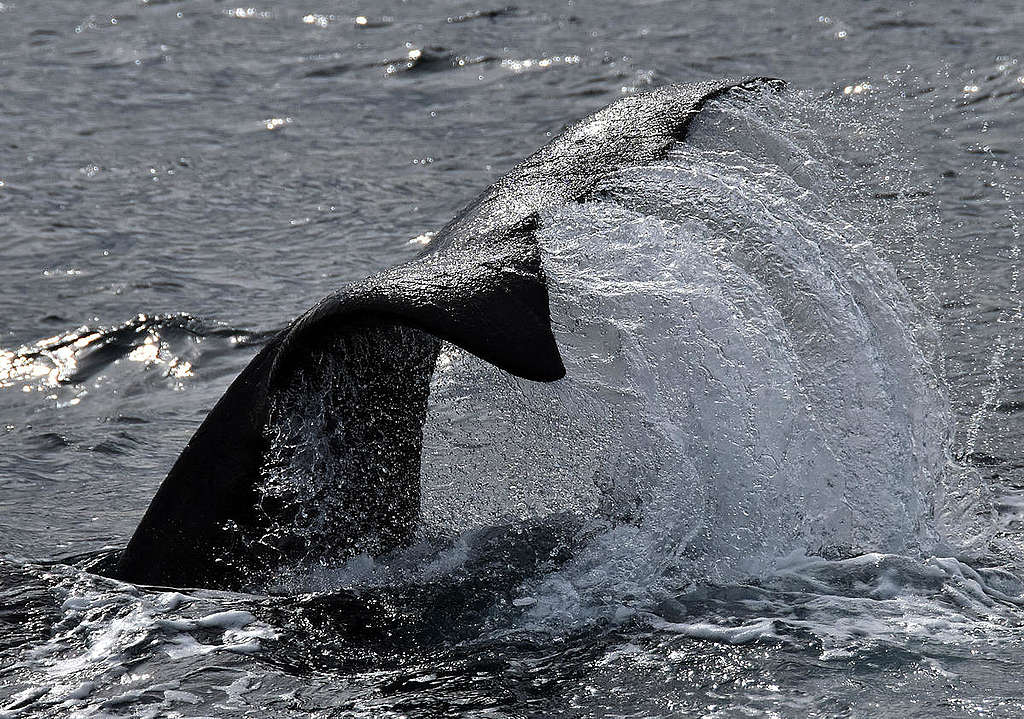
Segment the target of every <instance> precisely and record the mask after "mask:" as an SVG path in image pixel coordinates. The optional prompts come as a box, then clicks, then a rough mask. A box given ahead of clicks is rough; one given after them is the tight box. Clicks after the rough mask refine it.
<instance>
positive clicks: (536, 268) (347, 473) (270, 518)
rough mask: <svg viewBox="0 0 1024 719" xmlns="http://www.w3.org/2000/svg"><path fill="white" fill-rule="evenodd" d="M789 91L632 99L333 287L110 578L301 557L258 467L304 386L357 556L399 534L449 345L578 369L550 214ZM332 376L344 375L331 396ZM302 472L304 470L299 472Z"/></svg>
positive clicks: (194, 458)
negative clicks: (544, 240)
mask: <svg viewBox="0 0 1024 719" xmlns="http://www.w3.org/2000/svg"><path fill="white" fill-rule="evenodd" d="M783 85H784V83H783V82H782V81H779V80H774V79H770V78H753V79H751V78H747V79H741V80H715V81H706V82H698V83H691V84H686V85H669V86H665V87H660V88H655V89H653V90H651V91H649V92H645V93H637V94H635V95H629V96H626V97H624V98H621V99H620V100H618V101H617V102H615V103H612V104H611V105H609V106H607V107H605V108H603V109H601V110H598V111H597V112H596V113H594V114H593V115H591V116H589V117H586V118H583V119H582V120H579V121H578V122H576V123H574V124H573V125H571V126H569V127H568V128H567V129H566V130H565V131H564V132H563V133H562V134H561V135H559V136H558V137H556V138H554V139H553V140H552V141H551V142H550V143H548V144H547V145H545V146H544V147H542V148H541V149H540V150H538V151H537V152H536V153H535V154H534V155H532V156H530V157H529V158H527V159H526V160H524V161H523V162H522V163H520V164H519V165H517V166H516V167H515V168H513V169H512V170H511V171H510V172H509V173H508V174H506V175H505V176H504V177H502V178H501V179H500V180H498V181H497V182H496V183H495V184H494V185H492V186H491V187H489V188H487V189H486V190H485V191H484V192H483V193H482V194H481V195H480V196H479V197H477V198H476V199H475V200H474V201H473V202H471V203H470V204H469V205H467V206H466V208H465V209H463V210H462V212H460V213H459V214H458V215H457V216H456V217H455V218H454V219H453V220H452V221H451V222H449V223H448V224H447V225H446V226H445V227H444V228H442V230H441V231H440V232H439V233H438V235H437V237H436V239H435V240H434V241H433V242H432V243H431V245H430V246H428V248H427V250H426V254H424V255H422V256H421V257H420V258H419V259H417V260H415V261H413V262H410V263H407V264H405V265H401V266H399V267H395V268H392V269H390V270H387V271H385V272H383V273H380V274H378V275H375V276H373V277H370V278H368V279H366V280H363V281H360V282H357V283H355V284H352V285H350V286H348V287H346V288H344V289H343V290H340V291H339V292H336V293H334V294H332V295H330V296H328V297H326V298H324V299H323V300H322V301H320V302H319V303H318V304H316V305H315V306H314V307H312V308H311V309H310V310H309V311H307V312H306V313H304V314H303V315H301V316H300V317H299V318H298V319H296V320H295V321H294V322H292V324H291V325H290V326H289V327H288V328H286V329H285V330H283V331H282V332H281V333H279V334H278V335H276V336H275V337H274V338H273V339H272V340H271V341H270V342H269V343H268V344H267V345H266V346H265V347H264V348H263V350H262V351H261V352H260V353H259V354H258V355H257V356H256V357H255V358H254V359H253V360H252V362H251V363H250V364H249V365H248V366H247V367H246V368H245V369H244V370H243V371H242V373H241V375H239V377H238V378H237V379H236V380H235V381H234V383H232V385H231V386H230V387H229V389H228V391H227V392H226V393H225V395H224V396H223V397H222V398H221V400H220V401H219V402H218V403H217V405H216V406H215V407H214V408H213V410H212V411H211V412H210V414H209V416H207V418H206V420H205V421H204V422H203V424H202V425H201V426H200V427H199V430H198V431H197V432H196V433H195V435H194V436H193V437H192V439H191V440H190V441H189V443H188V446H186V448H185V450H184V451H183V452H182V454H181V456H179V458H178V460H177V461H176V462H175V464H174V466H173V468H172V469H171V472H170V474H168V476H167V478H166V479H165V480H164V482H163V484H162V485H161V486H160V489H159V491H158V492H157V494H156V496H155V497H154V499H153V501H152V503H151V504H150V507H149V509H148V510H147V512H146V514H145V516H144V517H143V519H142V522H141V523H140V524H139V527H138V529H137V530H136V532H135V534H134V535H133V537H132V539H131V541H130V542H129V544H128V547H127V548H126V549H125V551H124V552H123V553H122V554H121V556H120V559H119V561H118V563H117V566H116V567H115V568H114V569H112V570H111V573H112V574H113V575H114V576H117V577H119V578H121V579H125V580H129V581H134V582H140V583H149V584H161V585H172V586H196V585H202V586H217V587H231V586H239V585H243V584H244V583H245V582H246V580H247V578H248V577H249V575H250V572H251V569H252V567H254V566H259V565H260V564H263V565H266V564H272V563H273V562H274V561H275V559H277V558H279V557H280V555H281V554H284V555H288V556H294V554H295V552H294V551H291V550H294V549H295V547H289V546H287V542H285V543H284V544H280V543H278V544H273V543H272V544H273V546H267V543H266V542H264V541H262V540H263V538H264V537H266V536H267V530H268V528H272V527H273V526H274V524H275V522H278V521H279V520H280V519H281V517H282V516H283V515H286V514H287V512H288V511H290V509H289V507H288V506H282V502H281V501H279V500H280V499H281V498H280V497H276V496H273V493H271V494H270V495H268V494H267V493H266V492H261V489H262V488H261V486H260V482H261V479H265V477H264V476H263V475H262V474H261V473H265V472H266V471H267V470H268V468H269V469H271V470H273V469H274V466H273V465H274V462H279V461H280V460H282V457H278V456H276V455H275V453H276V452H277V449H274V452H270V449H271V444H272V439H273V437H271V434H272V433H273V432H274V431H279V429H280V428H278V430H275V429H274V427H273V426H268V422H269V424H270V425H274V424H275V423H278V424H282V425H288V424H289V423H288V422H287V421H282V416H281V415H285V417H284V420H287V415H288V411H287V407H285V408H284V409H282V410H281V411H278V412H275V405H276V403H280V402H281V400H282V398H287V397H288V396H289V388H291V389H292V390H294V391H292V392H291V393H290V395H291V396H296V395H303V392H302V391H299V390H300V389H302V388H305V393H304V394H305V396H309V395H310V394H312V395H316V394H317V393H320V394H325V395H329V396H327V397H325V398H324V401H325V402H326V403H327V405H328V406H327V410H326V411H321V414H323V415H324V417H323V418H322V419H323V421H322V424H323V425H324V426H326V427H327V428H328V431H329V432H330V433H332V438H331V439H330V441H327V442H326V446H327V448H328V450H329V451H328V459H329V460H330V461H331V462H333V463H334V464H335V465H336V466H337V467H338V468H339V471H338V472H337V477H338V478H339V480H338V481H340V482H341V483H342V487H341V491H342V493H343V495H344V502H343V504H344V505H345V511H344V513H343V515H338V516H336V517H335V519H337V521H338V527H337V535H338V536H339V537H340V540H341V542H342V544H343V545H346V542H347V545H346V546H347V547H348V549H349V550H350V551H351V553H356V552H360V551H369V552H378V551H384V550H386V549H387V548H388V547H392V546H395V545H397V544H399V543H401V542H402V541H403V540H404V539H406V538H407V537H408V536H409V534H410V532H411V531H412V528H413V526H414V524H415V520H416V516H417V514H418V511H419V471H420V451H421V448H422V429H423V423H424V421H425V416H426V408H427V396H428V394H429V387H430V378H431V375H432V374H433V370H434V364H435V362H436V359H437V354H438V351H439V347H440V341H442V340H444V341H448V342H451V343H453V344H455V345H458V346H460V347H462V348H463V349H465V350H467V351H468V352H471V353H473V354H475V355H477V356H478V357H480V358H481V359H484V360H486V361H488V362H490V363H492V364H494V365H496V366H498V367H499V368H501V369H504V370H506V371H508V372H510V373H512V374H514V375H517V376H519V377H523V378H525V379H530V380H536V381H553V380H556V379H559V378H561V377H562V376H563V375H564V374H565V369H564V367H563V365H562V360H561V357H560V355H559V352H558V348H557V346H556V344H555V339H554V336H553V335H552V331H551V322H550V311H549V308H548V290H547V286H546V284H545V278H544V276H543V271H542V267H541V261H540V250H539V248H538V245H537V240H536V236H535V230H536V228H537V226H538V223H539V222H540V221H541V218H542V217H543V216H544V213H545V212H546V211H548V210H550V209H553V208H556V207H559V206H563V205H566V204H571V203H575V202H580V201H584V200H585V199H586V198H587V197H588V196H589V194H590V193H592V192H593V191H594V190H595V188H596V187H597V183H598V181H599V179H600V178H601V177H602V176H604V175H605V174H606V173H609V172H614V171H615V170H617V169H619V168H622V167H626V166H630V165H640V164H644V163H647V162H652V161H657V160H659V159H660V158H662V157H664V156H665V154H666V153H667V152H668V151H669V149H670V147H671V146H672V145H673V144H674V143H677V142H681V141H684V140H685V136H686V132H687V130H688V128H689V125H690V123H691V121H692V119H693V118H694V117H695V116H696V115H697V114H698V113H699V112H700V111H701V109H702V108H703V107H704V106H705V103H706V102H707V101H708V100H711V99H713V98H715V97H718V96H720V95H722V94H724V93H726V92H729V91H731V90H734V89H737V88H738V89H741V90H753V89H757V88H759V87H769V88H771V89H775V90H778V89H781V87H782V86H783ZM332 362H333V364H332ZM318 372H319V373H320V374H321V375H323V374H324V373H329V374H331V375H332V376H335V375H340V376H341V380H340V382H335V383H334V384H332V385H331V386H330V387H329V388H328V389H329V390H330V391H325V389H324V388H325V385H324V384H323V382H320V383H318V382H317V381H316V380H315V377H316V375H317V373H318ZM311 378H313V379H311ZM303 383H305V384H304V385H303ZM300 401H301V400H300ZM321 410H322V408H321ZM271 420H272V421H271ZM286 429H287V431H286V432H285V435H287V436H284V441H283V442H279V444H280V445H282V446H283V447H284V456H283V461H285V463H287V462H288V461H289V455H288V452H290V451H292V452H294V451H298V450H294V447H293V448H292V449H289V448H288V447H289V445H295V444H297V443H301V442H302V440H303V436H302V435H303V433H304V432H305V431H306V429H305V428H304V427H302V426H298V427H296V426H288V427H287V428H286ZM289 433H290V434H289ZM277 437H278V439H280V438H281V435H280V434H279V435H277ZM271 455H275V456H271ZM291 457H292V458H294V453H293V454H292V455H291ZM279 463H280V462H279ZM294 478H295V479H297V480H300V481H301V479H302V473H301V472H299V473H298V474H296V475H294ZM333 478H334V477H333V476H332V479H333ZM285 491H287V490H285ZM283 504H284V505H287V504H288V502H287V501H285V502H284V503H283ZM294 507H295V502H292V504H291V509H294ZM300 511H301V510H300ZM306 541H307V542H308V537H307V538H306ZM331 541H332V542H333V541H334V537H332V538H331ZM298 552H299V553H300V555H301V552H302V548H301V547H300V548H299V549H298Z"/></svg>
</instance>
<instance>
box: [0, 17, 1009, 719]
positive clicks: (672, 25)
mask: <svg viewBox="0 0 1024 719" xmlns="http://www.w3.org/2000/svg"><path fill="white" fill-rule="evenodd" d="M1022 34H1024V13H1021V12H1020V11H1019V10H1018V9H1017V8H1016V5H1015V4H1014V3H1008V2H1007V3H997V2H986V3H955V4H954V3H948V4H947V3H897V4H893V3H885V4H883V3H874V2H865V3H857V4H846V3H820V4H819V3H810V4H808V3H760V2H736V3H715V4H710V3H708V4H695V3H694V4H691V3H667V2H665V3H659V2H644V3H631V4H626V3H609V2H593V3H583V2H575V3H565V4H558V5H552V4H547V3H539V2H535V3H518V4H517V5H516V6H514V7H512V6H504V5H501V4H496V5H493V6H492V5H480V4H467V3H449V4H442V3H438V2H426V3H420V4H415V5H414V4H412V3H397V2H395V3H392V2H387V3H373V4H367V5H355V4H350V3H344V4H341V3H330V4H320V5H315V4H309V3H307V4H300V3H269V4H264V5H259V6H245V7H238V6H235V7H231V6H229V5H226V4H224V3H214V2H202V1H201V2H194V3H178V2H156V1H152V2H123V3H109V4H89V6H88V7H86V6H83V5H82V4H80V3H71V2H58V1H56V0H54V1H51V2H46V3H26V2H6V1H4V2H3V3H0V68H2V72H0V90H2V92H0V217H2V223H0V228H2V229H0V717H3V718H4V719H7V717H12V718H13V717H36V716H39V717H163V716H175V717H211V716H215V717H250V716H251V717H265V716H275V717H276V716H280V717H290V716H294V717H307V716H323V717H359V716H372V717H436V716H467V717H484V716H492V717H548V716H571V717H611V716H615V717H670V716H708V717H739V716H780V717H887V716H899V717H966V716H986V717H989V716H991V717H1018V716H1024V699H1022V698H1021V697H1022V696H1024V681H1022V679H1021V677H1022V676H1024V546H1022V542H1021V531H1022V530H1024V453H1022V450H1021V446H1022V439H1024V389H1022V387H1024V340H1022V339H1021V334H1022V330H1024V288H1022V286H1021V282H1022V278H1021V276H1020V272H1021V267H1022V265H1024V258H1022V257H1021V236H1020V233H1021V214H1022V213H1024V198H1022V187H1024V183H1022V180H1024V168H1022V166H1021V151H1020V147H1021V142H1022V140H1024V134H1022V133H1024V131H1022V130H1021V123H1020V117H1019V112H1020V110H1019V107H1020V106H1019V101H1020V100H1021V99H1022V97H1024V64H1022V63H1021V62H1020V61H1019V57H1020V48H1019V39H1020V37H1021V36H1022ZM742 75H770V76H776V77H782V78H785V79H787V80H788V81H789V87H788V88H787V89H786V90H785V91H783V92H781V93H775V92H763V93H762V92H757V93H748V94H745V95H743V96H742V97H730V98H727V99H724V100H721V101H716V102H714V103H713V104H712V105H711V106H710V107H709V108H708V109H707V110H706V111H705V112H704V113H702V114H701V116H700V117H699V118H698V120H697V121H696V122H695V123H694V125H693V126H692V128H691V131H690V136H689V138H688V141H687V142H686V143H683V144H680V145H678V146H676V147H675V148H673V150H672V151H671V153H670V154H669V156H668V157H667V158H665V159H664V160H663V161H659V162H658V163H655V164H652V165H648V166H644V167H635V168H630V169H628V170H622V171H620V172H617V173H613V174H610V175H609V176H607V177H604V178H602V180H601V184H600V188H599V189H600V191H599V192H598V193H596V194H595V197H594V198H593V199H592V200H590V201H588V202H586V203H583V204H580V205H577V206H572V207H566V208H562V209H559V210H557V211H552V212H550V213H548V214H546V215H545V216H544V217H542V218H541V219H542V222H541V227H540V230H539V232H538V240H539V243H540V246H541V250H542V256H543V262H544V267H545V271H546V273H547V276H548V281H549V286H550V290H551V309H552V318H553V326H554V329H555V335H556V338H557V340H558V343H559V347H560V349H561V351H562V354H563V357H564V359H565V362H566V367H567V369H568V375H567V377H566V379H565V380H562V381H560V382H557V383H554V384H550V385H541V384H535V383H530V382H526V381H522V380H518V379H515V378H513V377H510V376H509V375H505V374H503V373H502V372H501V371H500V370H497V369H495V368H493V367H491V366H490V365H487V364H485V363H483V362H481V361H479V360H477V359H475V358H473V357H472V356H468V355H466V354H465V353H463V352H461V351H459V350H458V349H456V348H454V347H450V346H445V347H444V348H443V350H442V354H441V357H440V359H439V363H438V368H437V371H436V373H435V376H434V379H433V382H432V386H431V404H430V411H429V414H428V420H427V424H426V427H425V446H424V454H423V485H422V486H423V497H424V503H423V513H422V522H421V528H420V531H419V533H418V535H417V538H416V541H415V542H414V543H413V545H412V546H410V547H408V548H406V549H403V550H400V551H398V552H395V553H393V554H390V555H387V556H383V557H377V558H370V557H367V556H360V557H356V558H355V559H351V560H348V561H345V562H330V561H327V560H326V559H325V560H324V561H318V562H316V563H312V564H308V565H303V566H296V567H292V568H289V569H288V571H283V572H281V573H280V574H279V575H277V576H274V577H271V578H269V579H267V578H263V579H261V581H260V582H258V583H254V586H253V587H251V588H250V591H249V592H246V593H228V592H217V591H212V590H194V589H187V588H174V589H172V588H152V587H136V586H133V585H129V584H125V583H121V582H117V581H114V580H110V579H106V578H103V577H99V576H97V575H94V574H92V573H90V572H89V571H88V566H89V564H90V563H91V562H92V561H95V559H96V558H97V557H102V556H104V555H105V554H108V553H110V552H111V551H114V550H116V549H118V548H120V547H123V546H124V545H125V543H126V542H127V539H128V537H129V536H130V535H131V532H132V530H133V529H134V527H135V525H136V523H137V522H138V520H139V518H140V517H141V515H142V513H143V511H144V510H145V507H146V506H147V504H148V502H149V500H150V498H151V497H152V495H153V493H154V491H155V489H156V487H157V485H158V484H159V482H160V480H161V479H162V478H163V476H164V474H165V473H166V471H167V469H168V468H169V466H170V464H171V462H172V461H173V459H174V458H175V457H176V456H177V453H178V452H179V451H180V449H181V447H182V446H183V445H184V443H185V442H186V441H187V439H188V437H189V436H190V434H191V433H192V432H193V431H194V430H195V429H196V427H197V426H198V424H199V422H200V421H201V420H202V418H203V417H204V416H205V413H206V412H207V411H208V410H209V409H210V408H211V407H212V405H213V403H214V402H215V401H216V399H217V398H218V397H219V396H220V394H221V393H222V392H223V391H224V389H225V388H226V386H227V384H228V383H229V382H230V381H231V379H232V378H233V377H234V376H235V374H237V372H239V371H240V370H241V369H242V367H244V366H245V364H246V363H247V362H248V360H249V359H250V358H251V357H252V356H253V354H254V353H255V352H256V351H257V349H258V348H259V347H260V346H261V344H262V343H263V342H264V341H265V340H266V339H267V338H268V336H269V335H270V334H271V333H272V332H273V331H275V330H276V329H279V328H280V327H282V326H284V325H285V324H286V323H287V322H288V321H290V320H291V319H292V318H293V317H294V316H295V315H297V314H298V313H299V312H301V311H302V310H304V309H305V308H306V307H308V306H309V305H311V304H312V303H313V302H314V301H315V300H316V299H318V298H319V297H321V296H323V295H325V294H327V293H329V292H330V291H332V290H333V289H335V288H337V287H338V286H339V285H341V284H343V283H345V282H347V281H350V280H354V279H357V278H360V277H363V276H365V275H367V274H369V273H372V272H375V271H378V270H380V269H382V268H384V267H387V266H390V265H392V264H394V263H397V262H401V261H404V260H407V259H411V258H412V257H414V256H416V254H417V253H418V252H419V251H420V250H421V248H422V246H423V244H425V242H426V241H427V240H428V238H429V236H430V233H431V232H433V231H436V230H437V229H439V228H440V227H441V226H442V225H443V224H444V223H445V222H446V221H447V220H448V219H449V218H450V217H451V216H452V215H453V214H454V213H455V212H457V211H458V209H459V208H460V207H461V206H462V205H463V204H465V203H466V202H468V201H470V200H471V199H473V197H475V195H476V194H477V193H478V192H479V191H481V190H482V189H483V188H484V187H486V186H487V185H488V184H489V183H490V182H493V181H494V180H496V179H497V178H498V177H500V176H501V174H503V173H504V172H505V171H507V170H508V169H510V168H511V167H512V166H513V165H514V164H515V163H516V162H517V161H519V160H520V159H522V158H524V157H526V156H527V155H528V154H530V153H531V152H532V151H533V150H534V149H536V148H537V147H539V146H540V145H542V144H543V143H545V142H547V141H548V139H550V137H552V136H554V135H555V134H557V133H558V132H559V131H560V130H561V129H562V128H563V127H564V126H565V125H566V124H567V123H569V122H571V121H573V120H575V119H577V118H579V117H581V116H583V115H585V114H587V113H589V112H591V111H593V110H596V109H598V108H599V107H601V106H603V105H605V104H607V103H609V102H612V101H613V100H615V99H616V98H619V97H621V96H623V95H624V94H627V93H632V92H637V91H642V90H643V89H644V88H646V87H651V86H655V85H659V84H663V83H670V82H687V81H691V80H699V79H705V78H713V77H724V76H742ZM306 411H311V410H310V409H309V407H305V406H301V404H300V406H298V407H296V412H306ZM292 469H293V470H294V468H292ZM328 474H329V472H328ZM311 484H313V485H315V486H312V488H311V489H310V492H311V495H310V496H314V497H316V499H317V501H316V502H311V503H310V504H311V505H315V506H312V507H310V512H311V514H312V517H313V520H314V522H316V521H318V522H319V524H317V525H316V526H317V527H318V531H326V530H327V529H329V522H330V520H331V518H332V516H337V515H336V514H332V512H337V511H339V508H338V507H337V506H332V504H331V498H332V497H331V493H330V484H329V477H328V478H326V479H321V478H318V477H312V480H311ZM317 512H319V513H320V514H317Z"/></svg>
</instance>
